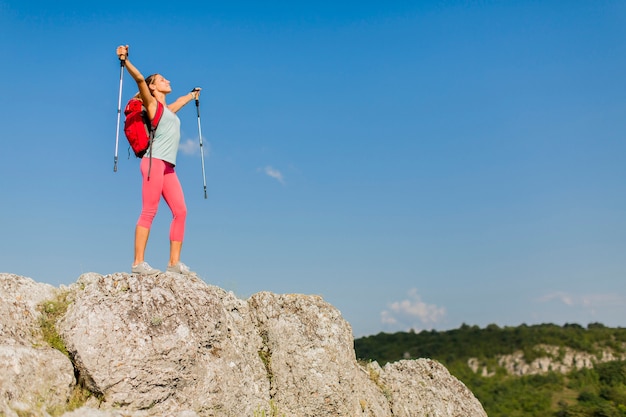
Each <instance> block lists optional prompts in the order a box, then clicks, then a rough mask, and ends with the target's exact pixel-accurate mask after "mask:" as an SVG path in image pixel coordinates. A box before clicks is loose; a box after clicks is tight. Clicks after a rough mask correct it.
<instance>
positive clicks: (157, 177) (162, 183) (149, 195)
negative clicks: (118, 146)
mask: <svg viewBox="0 0 626 417" xmlns="http://www.w3.org/2000/svg"><path fill="white" fill-rule="evenodd" d="M149 164H150V158H142V159H141V164H140V169H141V175H142V176H143V184H142V190H141V198H142V204H143V206H142V208H141V215H140V216H139V221H137V225H138V226H141V227H145V228H147V229H150V226H152V220H154V216H156V213H157V209H158V208H159V202H160V201H161V196H163V198H164V199H165V202H166V203H167V205H168V206H169V208H170V210H172V216H173V219H172V224H171V225H170V240H173V241H176V242H182V241H183V237H184V235H185V219H186V218H187V206H186V205H185V196H184V194H183V188H182V187H181V185H180V181H178V176H177V175H176V172H175V171H174V165H172V164H170V163H169V162H165V161H163V160H161V159H157V158H152V169H150V179H149V180H148V167H149Z"/></svg>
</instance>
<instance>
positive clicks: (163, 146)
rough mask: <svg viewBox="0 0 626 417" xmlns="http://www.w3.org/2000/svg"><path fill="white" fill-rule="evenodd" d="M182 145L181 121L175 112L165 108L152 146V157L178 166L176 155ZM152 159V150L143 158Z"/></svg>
mask: <svg viewBox="0 0 626 417" xmlns="http://www.w3.org/2000/svg"><path fill="white" fill-rule="evenodd" d="M179 144H180V119H179V118H178V116H176V114H175V113H174V112H172V111H171V110H170V109H168V108H167V106H165V107H164V108H163V116H161V121H160V122H159V125H158V126H157V129H156V132H155V135H154V141H153V144H152V157H153V158H158V159H162V160H163V161H166V162H169V163H170V164H172V165H176V154H177V153H178V145H179ZM143 157H144V158H149V157H150V149H149V148H148V151H147V152H146V154H145V155H144V156H143Z"/></svg>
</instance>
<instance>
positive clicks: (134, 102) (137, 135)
mask: <svg viewBox="0 0 626 417" xmlns="http://www.w3.org/2000/svg"><path fill="white" fill-rule="evenodd" d="M124 115H125V116H126V119H125V120H124V134H125V135H126V139H128V143H129V144H130V147H131V148H132V149H133V152H135V156H136V157H137V158H141V157H143V156H144V155H145V154H146V151H147V150H148V147H149V146H150V145H151V144H152V140H153V139H154V132H155V131H156V128H157V126H158V124H159V121H160V120H161V116H163V104H161V103H160V102H159V101H158V100H157V111H156V114H155V115H154V119H152V123H151V121H150V117H149V116H148V111H147V110H146V108H145V107H144V106H143V102H142V101H141V100H140V99H138V98H131V99H130V101H129V102H128V104H126V108H125V109H124ZM150 156H152V155H150Z"/></svg>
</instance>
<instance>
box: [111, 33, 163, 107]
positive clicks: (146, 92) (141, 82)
mask: <svg viewBox="0 0 626 417" xmlns="http://www.w3.org/2000/svg"><path fill="white" fill-rule="evenodd" d="M116 53H117V57H118V58H119V59H120V61H124V66H125V67H126V70H127V71H128V73H129V74H130V76H131V77H133V79H134V80H135V82H136V83H137V87H138V88H139V95H140V97H141V101H143V105H144V107H145V108H146V109H147V110H148V115H149V116H150V119H153V118H154V116H155V115H156V110H157V103H156V98H154V97H153V96H152V94H151V93H150V88H149V87H148V84H146V80H145V78H144V77H143V75H142V74H141V72H140V71H139V70H138V69H137V67H135V66H134V65H133V64H132V63H131V62H130V60H129V59H128V45H123V46H118V47H117V50H116Z"/></svg>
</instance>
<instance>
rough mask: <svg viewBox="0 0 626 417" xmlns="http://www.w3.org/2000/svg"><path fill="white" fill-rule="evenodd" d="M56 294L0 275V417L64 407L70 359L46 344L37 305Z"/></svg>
mask: <svg viewBox="0 0 626 417" xmlns="http://www.w3.org/2000/svg"><path fill="white" fill-rule="evenodd" d="M56 294H57V290H56V289H55V288H54V287H52V286H50V285H47V284H40V283H36V282H35V281H33V280H32V279H30V278H24V277H20V276H17V275H14V274H0V415H1V414H3V413H4V414H5V415H7V416H11V415H17V414H16V413H17V412H23V411H24V410H28V412H29V413H32V412H33V411H32V410H33V409H35V410H39V413H40V414H41V413H46V412H47V411H46V410H47V409H59V408H64V407H65V404H66V402H67V401H68V399H69V397H70V394H71V391H72V389H73V387H74V385H75V379H74V369H73V366H72V363H71V362H70V360H69V359H68V358H67V357H66V356H65V355H63V354H62V353H61V352H59V351H58V350H55V349H52V348H50V347H49V346H47V345H46V343H45V342H44V340H43V339H42V335H41V331H40V323H39V321H40V317H41V314H40V312H39V311H38V307H37V306H38V305H39V304H40V303H42V302H44V301H45V300H50V299H54V298H55V297H56Z"/></svg>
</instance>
